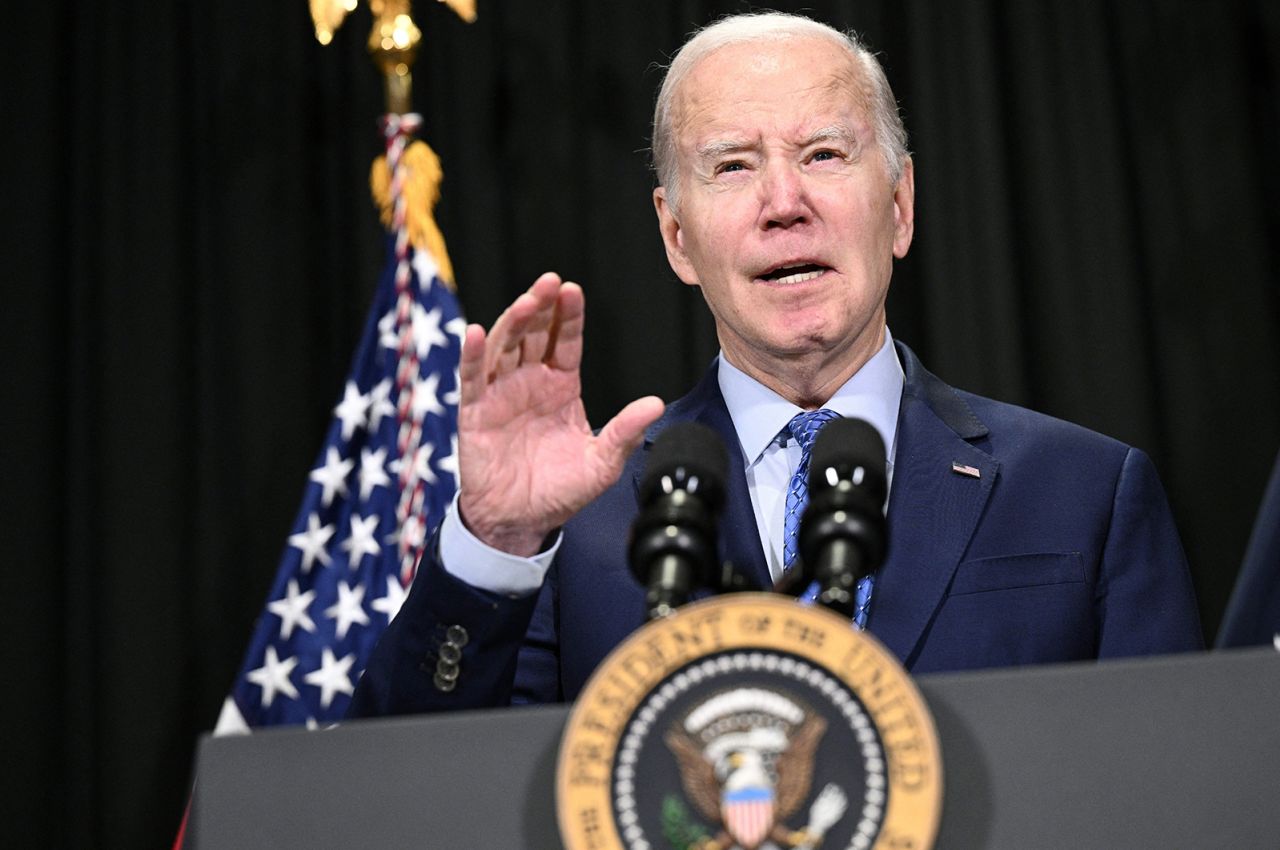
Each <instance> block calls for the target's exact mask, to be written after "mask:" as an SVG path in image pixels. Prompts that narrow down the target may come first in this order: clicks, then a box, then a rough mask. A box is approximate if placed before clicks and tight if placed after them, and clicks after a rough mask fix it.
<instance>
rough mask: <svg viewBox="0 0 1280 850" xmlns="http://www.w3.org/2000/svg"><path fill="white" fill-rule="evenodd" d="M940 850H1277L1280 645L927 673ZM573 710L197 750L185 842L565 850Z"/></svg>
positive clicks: (389, 723)
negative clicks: (567, 749) (562, 819)
mask: <svg viewBox="0 0 1280 850" xmlns="http://www.w3.org/2000/svg"><path fill="white" fill-rule="evenodd" d="M916 682H917V685H918V686H919V688H920V690H921V692H922V694H923V695H924V697H925V700H926V701H927V702H928V704H929V708H930V710H931V712H932V713H933V717H934V719H935V721H936V723H937V727H938V735H939V738H940V740H941V743H942V757H943V762H944V771H945V774H944V791H943V793H944V803H943V815H942V824H941V828H940V830H939V834H938V840H937V847H939V848H942V850H954V849H955V848H974V850H977V848H1019V850H1026V848H1037V850H1047V848H1059V847H1060V848H1073V850H1078V848H1126V850H1133V848H1172V847H1196V848H1210V847H1224V848H1225V847H1232V848H1236V847H1275V846H1278V845H1280V653H1277V652H1276V651H1274V650H1271V649H1250V650H1236V651H1227V652H1222V651H1219V652H1212V653H1199V654H1192V655H1181V656H1168V657H1163V658H1152V659H1141V660H1126V661H1111V662H1104V663H1092V662H1088V663H1077V664H1064V665H1053V666H1045V667H1028V668H1019V669H1006V670H993V671H985V672H974V673H953V674H942V675H933V676H922V677H920V678H919V679H917V680H916ZM567 716H568V708H567V707H565V706H545V707H529V708H509V709H500V710H491V711H472V712H459V713H456V714H449V715H437V716H424V717H414V718H389V719H384V720H366V721H359V722H352V723H348V724H344V725H342V726H340V727H337V728H334V729H329V730H325V731H319V732H306V731H302V730H296V729H285V730H266V731H261V732H257V733H254V734H253V735H250V736H243V737H230V738H212V737H205V738H203V739H202V740H201V741H200V744H199V751H198V755H197V768H196V786H195V794H194V799H193V805H192V814H191V824H190V832H189V837H188V845H187V846H188V847H195V848H199V850H221V848H236V850H244V849H245V848H259V847H262V848H265V847H272V848H286V847H300V848H301V847H305V848H327V847H333V848H349V847H369V848H381V847H386V848H402V847H403V848H408V847H413V848H451V850H453V849H454V848H457V850H468V849H469V848H501V850H508V848H510V850H515V848H530V850H542V848H547V849H548V850H555V848H560V847H562V844H561V842H560V838H559V833H558V829H557V825H556V814H555V799H554V787H555V769H556V757H557V752H558V747H559V739H560V733H561V730H562V729H563V727H564V724H565V720H566V718H567Z"/></svg>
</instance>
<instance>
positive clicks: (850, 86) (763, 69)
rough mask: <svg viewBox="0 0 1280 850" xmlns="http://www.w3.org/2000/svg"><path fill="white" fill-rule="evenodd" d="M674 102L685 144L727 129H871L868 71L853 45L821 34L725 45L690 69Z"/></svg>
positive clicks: (736, 132)
mask: <svg viewBox="0 0 1280 850" xmlns="http://www.w3.org/2000/svg"><path fill="white" fill-rule="evenodd" d="M674 100H675V107H676V108H675V115H674V121H673V126H674V130H675V135H676V139H677V143H678V144H679V146H680V147H681V148H688V147H694V146H697V145H699V144H700V143H703V142H706V141H707V140H708V139H709V138H712V137H717V136H721V135H728V136H750V137H753V138H754V137H757V136H759V135H761V134H781V135H783V136H791V135H798V136H803V135H805V134H806V133H807V132H809V131H812V130H814V129H815V128H818V127H823V126H827V125H831V124H833V123H843V124H846V125H850V126H853V127H854V128H856V130H857V132H858V134H859V135H862V133H863V132H864V131H865V130H869V123H868V121H867V116H868V115H869V110H868V105H869V103H870V94H869V91H868V86H867V84H866V80H865V75H864V74H863V73H862V69H861V68H860V67H859V66H858V64H857V60H856V59H855V58H854V57H853V55H852V54H851V53H850V52H849V51H848V50H846V49H844V48H843V47H841V46H840V45H838V44H836V43H834V42H833V41H831V40H829V39H825V38H819V37H808V36H799V37H790V38H783V39H776V40H768V41H750V42H742V43H738V44H730V45H726V46H725V47H721V48H719V49H718V50H716V51H715V52H713V53H711V54H709V55H707V56H705V57H703V58H702V59H701V60H699V61H698V62H697V64H695V65H694V66H693V68H692V69H690V71H689V73H688V75H687V76H686V77H685V79H684V80H682V81H681V83H680V87H679V89H678V91H677V93H676V97H675V99H674Z"/></svg>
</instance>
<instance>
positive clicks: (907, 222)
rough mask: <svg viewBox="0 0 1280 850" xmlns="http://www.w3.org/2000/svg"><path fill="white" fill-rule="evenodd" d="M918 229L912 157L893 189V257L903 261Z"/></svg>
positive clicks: (905, 163) (914, 171)
mask: <svg viewBox="0 0 1280 850" xmlns="http://www.w3.org/2000/svg"><path fill="white" fill-rule="evenodd" d="M915 229H916V168H915V163H914V162H912V160H911V157H907V160H906V162H904V163H903V165H902V176H901V177H899V178H898V185H897V186H895V187H894V188H893V256H895V257H897V258H898V259H899V260H901V259H902V258H903V257H905V256H907V249H908V248H910V247H911V237H912V236H913V235H914V234H915Z"/></svg>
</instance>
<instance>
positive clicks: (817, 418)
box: [787, 407, 840, 455]
mask: <svg viewBox="0 0 1280 850" xmlns="http://www.w3.org/2000/svg"><path fill="white" fill-rule="evenodd" d="M839 418H840V414H839V413H836V412H835V411H834V410H827V409H826V408H825V407H824V408H822V409H820V410H811V411H809V412H807V413H797V414H796V415H795V416H793V417H792V418H791V421H790V422H788V423H787V430H788V431H790V432H791V436H792V437H794V438H795V440H796V442H797V443H799V444H800V448H801V450H802V451H804V453H805V454H806V455H807V454H808V453H809V450H810V449H811V448H812V447H813V441H814V440H815V439H817V437H818V432H819V431H821V430H822V426H823V425H826V424H827V423H828V422H830V421H831V420H832V419H839Z"/></svg>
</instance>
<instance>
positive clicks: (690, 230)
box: [654, 38, 914, 372]
mask: <svg viewBox="0 0 1280 850" xmlns="http://www.w3.org/2000/svg"><path fill="white" fill-rule="evenodd" d="M860 79H861V78H860V71H859V69H857V68H856V67H855V65H854V60H853V59H852V58H851V57H850V55H849V54H848V53H847V52H846V51H844V50H843V49H841V48H840V46H839V45H836V44H834V43H831V42H829V41H826V40H824V39H821V38H790V39H785V40H781V41H771V42H769V41H766V42H755V43H743V44H736V45H730V46H728V47H724V48H721V49H720V50H717V51H716V52H715V53H712V54H711V55H710V56H708V57H706V58H705V59H703V60H702V61H700V62H699V63H698V64H697V65H695V66H694V68H693V69H692V71H691V72H690V73H689V75H688V76H687V77H686V78H685V79H684V81H683V82H682V84H681V86H680V89H679V92H678V93H677V96H676V101H675V115H674V117H675V121H674V136H675V142H676V149H677V150H676V154H677V163H678V168H679V174H680V178H679V179H680V196H679V198H678V203H679V209H672V208H671V207H670V205H669V204H667V202H666V193H665V190H664V189H662V188H661V187H660V188H658V189H657V190H655V192H654V203H655V205H656V207H657V211H658V217H659V222H660V226H661V228H662V236H663V241H664V242H665V244H666V248H667V256H668V259H669V260H670V262H671V266H672V268H673V269H674V270H675V272H676V274H677V275H679V276H680V279H681V280H683V281H684V282H685V283H687V284H690V285H696V286H700V287H701V288H702V292H703V295H704V297H705V298H706V300H707V304H708V305H709V306H710V308H711V312H712V314H713V315H714V317H715V320H716V327H717V331H718V334H719V338H720V345H721V347H722V348H723V349H724V352H725V355H726V356H727V357H728V358H729V359H730V361H731V362H733V363H734V364H735V365H737V366H739V368H743V369H745V370H747V371H748V372H751V371H753V369H756V370H764V371H769V370H770V369H771V368H776V367H778V366H779V365H780V364H783V363H785V361H787V360H793V359H795V358H801V357H803V358H806V362H808V363H810V364H815V363H816V364H819V365H820V364H824V363H840V362H844V361H845V360H847V359H848V358H849V357H850V355H851V353H852V354H853V356H855V357H857V356H859V355H861V356H862V359H865V357H869V356H870V355H871V354H872V353H874V350H875V347H878V345H879V344H880V342H881V341H882V336H881V328H882V326H883V324H884V301H885V295H886V293H887V292H888V288H889V277H890V275H891V273H892V270H893V259H894V257H903V256H905V255H906V253H907V249H908V247H909V246H910V244H911V235H912V221H913V203H914V182H913V176H912V169H911V164H910V162H908V163H907V166H906V168H904V170H903V176H902V178H901V179H900V180H899V181H898V184H897V185H896V186H894V185H891V184H890V183H889V176H888V175H889V171H888V168H887V165H886V162H885V160H884V158H883V155H882V154H881V151H880V148H879V146H878V145H877V144H876V140H875V134H874V130H873V125H872V123H871V120H870V117H869V116H870V111H869V109H868V108H867V105H866V96H865V95H864V94H863V92H862V86H861V83H860Z"/></svg>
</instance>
